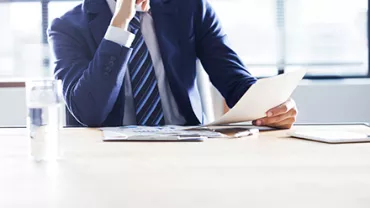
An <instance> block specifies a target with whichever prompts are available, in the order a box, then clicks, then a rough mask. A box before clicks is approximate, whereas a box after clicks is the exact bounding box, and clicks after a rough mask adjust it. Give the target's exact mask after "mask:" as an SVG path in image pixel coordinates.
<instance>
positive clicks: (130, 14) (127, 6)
mask: <svg viewBox="0 0 370 208" xmlns="http://www.w3.org/2000/svg"><path fill="white" fill-rule="evenodd" d="M149 1H150V0H117V3H116V10H115V12H114V15H113V18H112V21H111V26H114V27H119V28H122V29H125V30H127V28H128V25H129V24H130V21H131V20H132V18H134V16H135V13H136V10H135V5H140V4H142V5H141V8H142V10H143V11H147V10H149Z"/></svg>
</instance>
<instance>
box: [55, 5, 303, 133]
mask: <svg viewBox="0 0 370 208" xmlns="http://www.w3.org/2000/svg"><path fill="white" fill-rule="evenodd" d="M136 7H140V8H139V9H137V8H136ZM48 32H49V42H50V45H51V48H52V51H53V56H54V58H55V64H56V66H55V71H54V72H55V77H56V78H57V79H61V80H62V83H63V95H64V98H65V101H66V105H67V108H68V111H69V115H68V116H67V125H69V126H90V127H103V126H104V127H105V126H121V125H149V126H156V125H168V124H176V125H197V124H200V123H204V122H205V118H204V114H203V110H202V107H201V99H200V95H199V91H198V87H197V84H196V60H197V59H200V61H201V63H202V65H203V67H204V69H205V70H206V72H207V73H208V75H209V77H210V80H211V82H212V84H213V85H214V86H215V87H216V88H217V89H218V90H219V91H220V93H221V94H222V95H223V97H224V98H225V100H226V102H227V104H228V106H229V107H233V106H234V105H235V104H236V103H237V102H238V100H239V99H240V98H241V97H242V96H243V94H244V93H245V92H246V91H247V90H248V89H249V87H250V86H251V85H253V84H254V83H255V82H256V79H255V78H254V77H252V76H251V75H250V74H249V72H248V71H247V70H246V68H245V67H244V65H243V63H242V62H241V60H240V59H239V58H238V56H237V54H236V53H235V52H234V51H233V50H232V49H231V48H230V46H229V44H228V43H227V40H226V35H225V33H224V31H223V30H222V28H221V25H220V22H219V20H218V19H217V16H216V14H215V12H214V10H213V9H212V7H211V6H210V4H209V3H208V2H207V1H206V0H186V1H184V0H151V1H150V0H117V2H116V1H115V0H84V2H83V3H82V4H81V5H78V6H77V7H75V8H74V9H72V10H71V11H69V12H67V13H66V14H65V15H63V16H62V17H60V18H57V19H55V20H54V21H53V23H52V24H51V27H50V29H49V31H48ZM261 96H263V95H261ZM296 115H297V109H296V106H295V103H294V101H293V100H289V101H287V102H286V103H283V104H281V105H280V106H278V107H276V108H274V109H271V110H270V111H268V112H267V113H266V117H265V118H262V119H260V120H257V121H254V124H256V125H265V126H272V127H278V128H290V127H291V126H292V124H293V123H294V122H295V118H296Z"/></svg>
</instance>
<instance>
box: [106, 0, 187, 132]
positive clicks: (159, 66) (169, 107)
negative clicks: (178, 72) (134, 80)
mask: <svg viewBox="0 0 370 208" xmlns="http://www.w3.org/2000/svg"><path fill="white" fill-rule="evenodd" d="M107 3H108V6H109V8H110V10H111V11H112V13H113V14H114V11H115V7H116V2H115V1H114V0H107ZM140 24H141V32H142V34H143V38H144V41H145V43H146V45H147V47H148V50H149V54H150V57H151V59H152V62H153V67H154V71H155V75H156V77H157V82H158V90H159V95H160V97H161V102H162V109H163V115H164V119H165V124H166V125H183V124H185V123H186V120H185V118H184V117H183V115H181V114H180V112H179V108H178V105H177V103H176V101H175V98H174V96H173V93H172V91H171V88H170V85H169V83H168V81H167V78H166V73H165V69H164V66H163V60H162V56H161V53H160V51H159V45H158V41H157V37H156V34H155V29H154V23H153V18H152V16H151V15H150V14H149V13H148V12H143V13H141V21H140ZM104 38H105V39H106V40H109V41H112V42H115V43H117V44H120V45H121V46H122V47H127V48H129V47H131V44H132V42H133V40H134V39H135V35H134V34H132V33H130V32H128V31H127V30H124V29H121V28H117V27H113V26H109V27H108V30H107V32H106V33H105V37H104ZM124 88H125V106H124V116H123V125H135V124H136V113H135V105H134V98H133V96H132V88H131V79H130V73H129V71H128V70H127V71H126V74H125V80H124Z"/></svg>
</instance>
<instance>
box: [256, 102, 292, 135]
mask: <svg viewBox="0 0 370 208" xmlns="http://www.w3.org/2000/svg"><path fill="white" fill-rule="evenodd" d="M297 114H298V110H297V106H296V104H295V102H294V100H292V99H289V100H288V101H287V102H285V103H283V104H281V105H279V106H277V107H275V108H273V109H271V110H269V111H267V113H266V115H267V117H265V118H262V119H258V120H256V121H253V124H254V125H257V126H269V127H275V128H281V129H290V128H291V127H292V126H293V124H294V122H295V121H296V117H297Z"/></svg>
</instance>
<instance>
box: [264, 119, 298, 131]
mask: <svg viewBox="0 0 370 208" xmlns="http://www.w3.org/2000/svg"><path fill="white" fill-rule="evenodd" d="M295 122H296V118H295V117H291V118H287V119H285V120H283V121H280V122H279V123H276V124H271V125H270V126H271V127H275V128H279V129H290V128H292V126H293V124H294V123H295Z"/></svg>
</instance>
